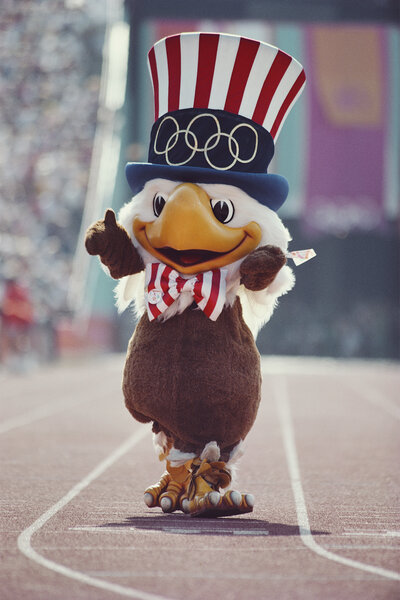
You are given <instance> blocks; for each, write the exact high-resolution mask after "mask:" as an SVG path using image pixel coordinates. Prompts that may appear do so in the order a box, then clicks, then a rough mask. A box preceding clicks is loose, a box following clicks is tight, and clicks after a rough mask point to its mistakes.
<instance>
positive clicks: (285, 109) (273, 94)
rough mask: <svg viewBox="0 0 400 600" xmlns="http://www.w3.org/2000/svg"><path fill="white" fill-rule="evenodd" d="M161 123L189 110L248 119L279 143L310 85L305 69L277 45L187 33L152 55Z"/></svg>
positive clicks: (166, 42)
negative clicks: (296, 104)
mask: <svg viewBox="0 0 400 600" xmlns="http://www.w3.org/2000/svg"><path fill="white" fill-rule="evenodd" d="M149 65H150V72H151V77H152V82H153V89H154V109H155V110H154V112H155V120H157V119H158V118H159V117H160V116H161V115H163V114H165V113H167V112H172V111H176V110H182V109H184V108H211V109H220V110H225V111H228V112H231V113H235V114H238V115H241V116H243V117H247V118H248V119H250V120H251V121H254V122H255V123H258V124H259V125H261V126H262V127H264V128H265V129H267V131H269V132H270V134H271V136H272V138H273V139H274V140H276V139H277V137H278V135H279V132H280V130H281V128H282V125H283V122H284V120H285V118H286V117H287V115H288V114H289V112H290V109H291V107H292V106H293V104H294V102H295V101H296V99H297V97H298V96H299V95H300V93H301V91H302V89H303V87H304V85H305V81H306V77H305V73H304V69H303V67H302V66H301V64H300V63H298V62H297V60H295V59H294V58H292V57H291V56H289V55H288V54H286V53H285V52H282V50H279V49H278V48H276V47H275V46H271V45H270V44H266V43H264V42H259V41H256V40H252V39H248V38H244V37H239V36H236V35H229V34H220V33H181V34H179V35H173V36H171V37H167V38H164V39H163V40H160V41H159V42H157V43H156V44H155V45H154V46H153V48H152V49H151V50H150V52H149Z"/></svg>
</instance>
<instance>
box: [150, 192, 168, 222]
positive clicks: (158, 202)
mask: <svg viewBox="0 0 400 600" xmlns="http://www.w3.org/2000/svg"><path fill="white" fill-rule="evenodd" d="M165 202H166V200H165V198H164V196H162V195H161V194H156V195H155V196H154V198H153V211H154V214H155V215H156V217H159V216H160V215H161V212H162V209H163V208H164V206H165Z"/></svg>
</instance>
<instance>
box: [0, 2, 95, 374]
mask: <svg viewBox="0 0 400 600" xmlns="http://www.w3.org/2000/svg"><path fill="white" fill-rule="evenodd" d="M93 5H96V11H95V12H93V10H92V11H90V10H88V9H89V7H90V6H93ZM101 5H102V2H97V0H93V1H92V2H91V1H90V0H89V2H88V1H87V0H86V1H85V2H84V3H83V2H82V3H81V2H77V1H76V0H75V1H74V0H69V1H68V0H17V1H15V0H2V7H1V10H0V89H1V94H0V215H1V217H0V257H1V260H0V301H1V303H0V306H3V305H5V304H6V297H7V294H8V290H9V288H10V286H11V287H12V286H13V285H14V286H15V285H16V284H17V285H18V286H20V288H21V289H23V290H25V295H26V299H27V301H29V303H30V305H31V310H30V316H29V327H27V328H26V329H27V331H28V330H29V336H28V337H29V339H28V340H27V336H26V335H24V342H23V344H22V345H21V344H20V346H21V349H22V348H25V349H26V348H27V345H28V346H30V348H29V350H30V352H29V355H30V356H31V357H32V356H35V354H36V355H37V356H36V357H37V359H38V360H43V359H47V358H49V357H52V356H54V355H55V353H56V348H55V346H54V329H55V327H56V325H57V320H58V319H59V318H60V317H61V316H62V315H63V314H65V313H66V312H67V311H68V306H67V304H66V298H67V286H68V280H69V274H70V270H71V263H72V258H73V254H74V252H75V246H76V242H77V236H78V233H79V228H80V222H81V216H82V209H83V205H84V201H85V194H86V187H87V181H88V172H89V166H90V160H91V151H92V146H93V138H94V133H95V127H96V115H97V106H98V94H99V84H100V70H101V53H102V46H103V39H104V31H105V22H104V10H101ZM2 313H3V315H2V316H3V319H2V327H3V329H2V339H3V344H2V347H1V354H2V355H1V357H0V358H1V361H2V362H5V361H6V360H8V359H9V357H7V356H6V355H7V354H9V352H10V348H12V347H13V346H14V344H13V343H12V342H13V339H15V337H16V336H15V332H13V333H12V334H10V333H9V331H8V329H9V327H8V325H7V317H6V315H5V311H4V310H2ZM25 333H26V332H25ZM17 337H18V336H17ZM21 351H22V350H21Z"/></svg>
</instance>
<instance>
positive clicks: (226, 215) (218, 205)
mask: <svg viewBox="0 0 400 600" xmlns="http://www.w3.org/2000/svg"><path fill="white" fill-rule="evenodd" d="M211 208H212V210H213V213H214V216H215V218H216V219H218V221H221V223H229V221H231V220H232V218H233V215H234V213H235V209H234V207H233V204H232V202H231V201H230V200H211Z"/></svg>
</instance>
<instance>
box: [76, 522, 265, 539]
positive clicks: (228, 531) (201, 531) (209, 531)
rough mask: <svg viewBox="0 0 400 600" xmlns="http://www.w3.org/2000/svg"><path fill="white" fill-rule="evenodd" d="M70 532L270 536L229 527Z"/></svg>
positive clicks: (114, 528)
mask: <svg viewBox="0 0 400 600" xmlns="http://www.w3.org/2000/svg"><path fill="white" fill-rule="evenodd" d="M69 531H90V532H94V533H126V531H137V532H139V533H160V531H163V532H164V533H179V534H183V535H216V536H221V535H255V536H265V535H269V531H266V530H261V531H259V530H257V529H235V528H233V527H227V528H225V527H224V529H216V528H215V527H208V528H206V527H204V528H203V527H202V528H195V527H163V526H161V525H158V524H157V525H156V526H155V527H154V528H152V527H151V526H150V524H149V525H148V526H147V527H144V526H143V527H118V528H117V527H106V528H104V527H92V526H87V527H85V526H83V527H70V528H69Z"/></svg>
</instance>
